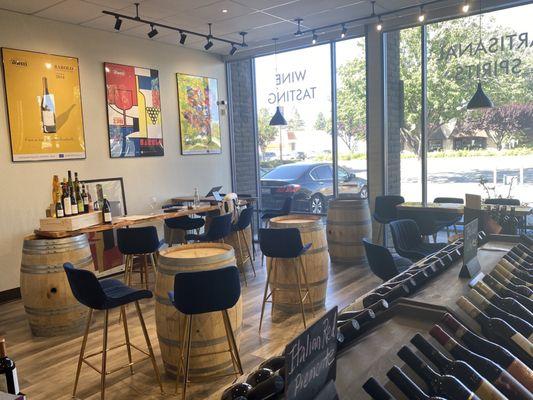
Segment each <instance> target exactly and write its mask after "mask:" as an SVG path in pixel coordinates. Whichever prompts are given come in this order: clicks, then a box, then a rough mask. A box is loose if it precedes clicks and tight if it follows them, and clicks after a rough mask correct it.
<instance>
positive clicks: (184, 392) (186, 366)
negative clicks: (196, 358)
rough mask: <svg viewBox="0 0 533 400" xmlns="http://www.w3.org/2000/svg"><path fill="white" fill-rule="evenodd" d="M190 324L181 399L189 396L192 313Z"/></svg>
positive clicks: (189, 316)
mask: <svg viewBox="0 0 533 400" xmlns="http://www.w3.org/2000/svg"><path fill="white" fill-rule="evenodd" d="M187 318H188V319H189V324H188V325H189V326H188V327H187V347H186V351H185V368H184V369H185V371H184V372H183V389H182V391H181V400H185V396H187V381H188V380H189V360H190V358H191V336H192V315H188V316H187Z"/></svg>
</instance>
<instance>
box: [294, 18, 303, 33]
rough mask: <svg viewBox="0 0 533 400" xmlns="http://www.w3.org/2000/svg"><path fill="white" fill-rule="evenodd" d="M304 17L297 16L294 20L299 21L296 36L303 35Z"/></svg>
mask: <svg viewBox="0 0 533 400" xmlns="http://www.w3.org/2000/svg"><path fill="white" fill-rule="evenodd" d="M303 20H304V19H303V18H296V19H295V20H294V21H296V22H297V23H298V29H297V30H296V32H294V36H300V35H302V21H303Z"/></svg>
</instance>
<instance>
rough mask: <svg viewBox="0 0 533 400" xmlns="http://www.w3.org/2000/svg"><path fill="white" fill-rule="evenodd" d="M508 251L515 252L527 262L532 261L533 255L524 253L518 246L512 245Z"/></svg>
mask: <svg viewBox="0 0 533 400" xmlns="http://www.w3.org/2000/svg"><path fill="white" fill-rule="evenodd" d="M509 252H510V253H512V254H515V255H516V256H517V257H519V258H520V259H522V260H524V261H525V262H527V263H528V264H531V263H533V256H531V255H530V254H528V253H526V252H525V251H522V250H521V249H520V248H519V247H518V246H514V247H513V248H512V249H511V250H510V251H509Z"/></svg>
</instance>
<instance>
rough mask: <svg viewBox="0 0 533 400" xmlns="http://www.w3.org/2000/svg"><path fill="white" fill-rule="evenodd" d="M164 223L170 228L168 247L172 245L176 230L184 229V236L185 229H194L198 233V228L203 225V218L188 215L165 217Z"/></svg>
mask: <svg viewBox="0 0 533 400" xmlns="http://www.w3.org/2000/svg"><path fill="white" fill-rule="evenodd" d="M165 225H166V226H167V227H168V228H169V229H170V238H169V243H168V245H169V247H172V245H173V244H174V239H175V232H176V230H181V231H184V232H185V233H184V236H185V235H186V234H187V231H193V230H194V231H196V234H197V235H199V234H200V228H202V227H203V226H204V225H205V220H204V219H203V218H191V217H189V216H185V217H176V218H168V219H165Z"/></svg>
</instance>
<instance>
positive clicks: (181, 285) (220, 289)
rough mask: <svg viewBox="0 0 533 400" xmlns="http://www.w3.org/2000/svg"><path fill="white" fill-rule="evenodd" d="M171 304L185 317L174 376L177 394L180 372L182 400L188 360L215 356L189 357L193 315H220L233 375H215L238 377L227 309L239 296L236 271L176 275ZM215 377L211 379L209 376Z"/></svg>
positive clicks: (240, 371) (239, 367)
mask: <svg viewBox="0 0 533 400" xmlns="http://www.w3.org/2000/svg"><path fill="white" fill-rule="evenodd" d="M168 296H169V299H170V301H171V303H172V304H173V305H174V307H176V308H177V309H178V311H180V312H181V313H183V314H185V316H186V319H185V327H184V329H183V338H182V341H181V344H182V345H181V354H180V355H179V357H178V371H177V373H176V394H177V393H178V387H179V376H180V370H181V371H182V374H183V387H182V400H185V396H186V395H187V384H188V379H189V360H190V358H191V357H209V356H211V355H213V354H214V353H208V354H195V355H192V356H191V347H192V343H193V342H192V335H193V328H192V325H193V318H194V316H195V315H199V314H204V313H211V312H220V313H221V315H222V320H223V322H224V328H225V331H226V338H227V340H228V350H224V351H221V352H217V353H216V354H218V353H223V352H229V354H230V357H231V363H232V365H233V369H234V373H231V374H225V375H218V376H229V375H235V376H239V375H242V374H243V369H242V363H241V359H240V356H239V349H238V348H237V343H236V341H235V336H234V335H233V329H232V327H231V321H230V318H229V315H228V309H230V308H231V307H233V306H234V305H235V304H236V303H237V301H238V300H239V297H240V296H241V284H240V281H239V271H238V269H237V268H236V267H234V266H232V267H225V268H221V269H215V270H209V271H197V272H184V273H179V274H177V275H176V277H175V278H174V292H169V294H168ZM212 377H214V376H212Z"/></svg>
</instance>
